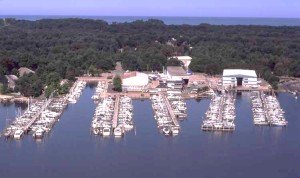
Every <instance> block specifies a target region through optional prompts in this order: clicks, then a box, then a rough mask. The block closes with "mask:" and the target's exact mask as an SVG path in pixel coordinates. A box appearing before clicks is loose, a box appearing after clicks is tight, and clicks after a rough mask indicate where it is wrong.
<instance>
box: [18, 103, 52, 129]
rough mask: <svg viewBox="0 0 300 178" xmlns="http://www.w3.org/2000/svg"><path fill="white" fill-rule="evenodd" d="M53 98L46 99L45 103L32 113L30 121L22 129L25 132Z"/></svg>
mask: <svg viewBox="0 0 300 178" xmlns="http://www.w3.org/2000/svg"><path fill="white" fill-rule="evenodd" d="M52 100H53V99H52V98H51V99H48V100H47V101H46V102H45V104H44V105H43V107H42V108H41V109H40V110H39V111H38V112H37V113H36V115H34V117H32V119H31V121H30V122H29V123H28V124H27V125H25V126H24V127H23V128H22V130H23V132H24V133H25V132H26V131H27V130H28V129H29V127H30V126H31V125H32V124H33V123H34V122H35V121H36V120H37V119H38V118H39V117H40V115H41V113H42V112H43V111H44V110H45V109H46V108H47V107H48V106H49V104H50V103H51V101H52Z"/></svg>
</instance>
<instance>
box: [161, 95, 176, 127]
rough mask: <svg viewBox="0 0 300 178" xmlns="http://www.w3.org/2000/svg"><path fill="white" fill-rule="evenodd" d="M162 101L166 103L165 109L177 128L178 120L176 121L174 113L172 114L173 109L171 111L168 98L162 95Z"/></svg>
mask: <svg viewBox="0 0 300 178" xmlns="http://www.w3.org/2000/svg"><path fill="white" fill-rule="evenodd" d="M163 99H164V101H165V103H166V106H167V109H168V112H169V114H170V117H171V119H172V121H173V123H174V125H175V126H178V127H179V123H178V120H177V117H176V116H175V114H174V112H173V109H172V106H171V104H170V102H169V100H168V98H167V97H166V95H164V94H163Z"/></svg>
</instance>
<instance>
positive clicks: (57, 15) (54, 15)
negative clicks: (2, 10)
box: [0, 14, 300, 19]
mask: <svg viewBox="0 0 300 178" xmlns="http://www.w3.org/2000/svg"><path fill="white" fill-rule="evenodd" d="M0 16H49V17H51V16H53V17H61V16H65V17H168V18H170V17H173V18H178V17H179V18H182V17H184V18H257V19H264V18H268V19H300V17H267V16H265V17H255V16H252V17H250V16H238V17H237V16H172V15H170V16H160V15H158V16H155V15H150V16H146V15H59V14H47V15H37V14H32V15H31V14H15V15H12V14H10V15H8V14H0Z"/></svg>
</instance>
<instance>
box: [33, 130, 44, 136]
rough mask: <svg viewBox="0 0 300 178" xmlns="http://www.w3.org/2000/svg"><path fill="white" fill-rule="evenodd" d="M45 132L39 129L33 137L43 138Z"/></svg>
mask: <svg viewBox="0 0 300 178" xmlns="http://www.w3.org/2000/svg"><path fill="white" fill-rule="evenodd" d="M44 132H45V131H44V129H41V128H39V129H37V130H36V131H35V133H34V134H33V136H34V138H43V136H44Z"/></svg>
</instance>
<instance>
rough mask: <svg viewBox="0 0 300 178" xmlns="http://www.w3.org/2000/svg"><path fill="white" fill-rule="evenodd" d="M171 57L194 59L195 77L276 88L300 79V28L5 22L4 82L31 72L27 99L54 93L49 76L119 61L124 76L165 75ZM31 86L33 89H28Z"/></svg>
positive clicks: (0, 52)
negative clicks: (252, 77)
mask: <svg viewBox="0 0 300 178" xmlns="http://www.w3.org/2000/svg"><path fill="white" fill-rule="evenodd" d="M0 21H1V20H0ZM174 55H190V56H191V57H192V58H193V60H192V63H191V65H190V68H191V70H192V71H194V72H205V73H208V74H221V72H222V70H223V69H224V68H243V69H255V70H256V71H257V72H258V75H259V76H261V77H264V78H265V79H267V80H268V81H270V83H271V84H274V85H275V84H276V82H277V81H278V78H277V77H276V76H281V75H289V76H296V77H300V60H299V59H300V27H287V26H281V27H273V26H240V25H236V26H223V25H208V24H200V25H165V24H164V23H163V22H162V21H159V20H153V19H152V20H148V21H141V20H138V21H134V22H131V23H112V24H108V23H107V22H105V21H101V20H91V19H43V20H37V21H26V20H15V19H6V26H4V23H3V22H1V23H0V76H1V75H2V76H3V75H5V74H12V73H14V71H16V70H15V69H18V68H19V67H28V68H30V69H32V70H34V71H35V72H36V73H35V75H32V76H24V77H21V78H20V81H19V82H18V83H17V85H18V86H17V87H16V88H17V89H19V90H26V89H27V88H28V87H31V88H34V91H33V89H30V90H28V91H23V92H22V93H24V94H26V95H33V94H34V95H38V94H39V93H41V89H40V88H39V87H45V86H46V85H47V86H55V85H56V84H53V83H51V81H49V78H51V77H55V78H58V79H64V78H67V79H71V80H74V77H75V76H78V75H82V74H84V73H87V72H88V71H89V70H90V69H95V68H96V69H99V70H101V71H107V70H111V69H113V68H114V67H115V63H116V62H117V61H120V62H121V63H122V66H123V68H124V69H125V70H139V71H145V70H147V71H161V70H162V69H163V67H164V66H166V65H178V64H177V63H176V61H171V62H168V60H167V59H168V58H169V57H171V56H174ZM93 71H95V70H93ZM49 75H50V76H49ZM47 78H48V80H47ZM32 81H34V82H36V84H35V85H34V86H29V83H28V82H32ZM53 81H54V82H56V83H57V80H53ZM21 85H22V86H21ZM36 88H38V89H36ZM31 90H32V91H31Z"/></svg>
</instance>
